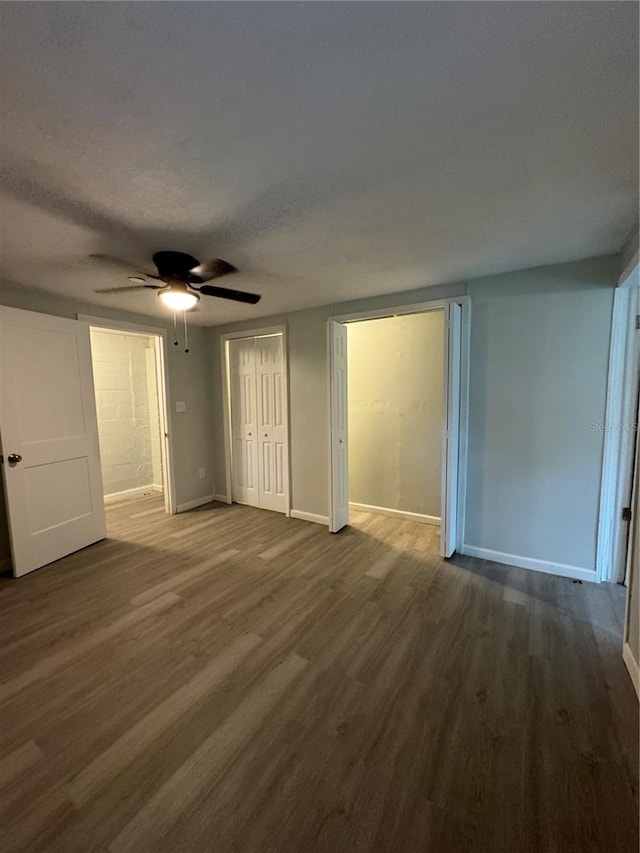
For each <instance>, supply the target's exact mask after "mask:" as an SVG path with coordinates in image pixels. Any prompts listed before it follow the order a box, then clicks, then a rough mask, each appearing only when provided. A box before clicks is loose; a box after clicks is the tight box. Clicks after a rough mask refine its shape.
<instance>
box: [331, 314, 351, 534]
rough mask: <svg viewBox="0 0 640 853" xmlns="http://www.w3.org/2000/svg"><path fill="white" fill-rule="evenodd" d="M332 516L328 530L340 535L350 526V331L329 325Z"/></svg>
mask: <svg viewBox="0 0 640 853" xmlns="http://www.w3.org/2000/svg"><path fill="white" fill-rule="evenodd" d="M328 335H329V374H330V375H329V417H330V457H331V464H330V478H331V483H330V489H331V494H330V500H329V506H330V516H329V530H330V532H331V533H337V532H338V531H339V530H342V528H343V527H346V525H347V524H349V459H348V452H347V436H348V409H349V406H348V402H349V401H348V396H347V395H348V387H347V327H346V326H345V325H344V324H343V323H337V322H335V321H333V320H332V321H330V322H329V331H328Z"/></svg>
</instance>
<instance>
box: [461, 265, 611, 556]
mask: <svg viewBox="0 0 640 853" xmlns="http://www.w3.org/2000/svg"><path fill="white" fill-rule="evenodd" d="M617 266H618V265H617V260H616V258H596V259H591V260H587V261H578V262H576V263H571V264H560V265H557V266H552V267H541V268H537V269H532V270H525V271H522V272H515V273H510V274H506V275H499V276H494V277H489V278H485V279H482V280H480V281H477V282H474V283H472V286H471V295H472V300H473V308H472V312H473V316H472V323H471V371H470V379H469V446H468V451H469V464H468V471H467V477H468V479H467V527H466V534H465V542H466V543H468V545H470V546H472V547H474V548H480V549H486V551H488V552H497V553H498V554H501V555H507V558H508V555H511V554H515V555H519V556H524V557H528V558H530V559H535V560H539V561H541V563H542V565H541V566H540V568H544V564H545V563H551V564H560V565H562V566H569V567H577V568H581V569H587V570H589V571H595V553H596V535H597V526H598V509H599V498H600V478H601V471H602V454H603V444H604V432H603V431H602V427H600V428H599V427H598V425H602V424H603V422H604V413H605V403H606V390H607V369H608V362H609V340H610V331H611V317H612V309H613V292H614V287H615V284H616V281H617ZM482 556H487V557H489V558H491V553H488V554H484V553H483V554H482Z"/></svg>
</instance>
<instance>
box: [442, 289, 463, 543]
mask: <svg viewBox="0 0 640 853" xmlns="http://www.w3.org/2000/svg"><path fill="white" fill-rule="evenodd" d="M461 329H462V308H461V307H460V305H456V304H455V303H449V304H448V305H447V307H446V309H445V336H444V415H445V418H444V424H443V430H442V460H443V463H444V464H443V466H442V490H441V504H442V506H441V524H440V554H441V556H443V557H450V556H451V555H452V554H453V552H454V551H455V550H456V543H457V527H458V526H457V516H458V455H459V443H460V361H461V358H460V357H461V347H462V335H461Z"/></svg>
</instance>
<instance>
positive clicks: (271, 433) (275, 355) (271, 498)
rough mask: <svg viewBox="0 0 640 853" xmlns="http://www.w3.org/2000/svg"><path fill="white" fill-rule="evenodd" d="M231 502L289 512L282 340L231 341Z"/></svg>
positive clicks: (279, 337) (269, 338)
mask: <svg viewBox="0 0 640 853" xmlns="http://www.w3.org/2000/svg"><path fill="white" fill-rule="evenodd" d="M229 381H230V403H231V445H232V460H231V467H232V499H233V500H234V501H237V502H238V503H243V504H249V505H250V506H257V507H260V508H261V509H270V510H273V511H275V512H285V513H286V511H287V493H288V492H287V485H288V484H287V480H288V457H287V398H286V376H285V369H284V347H283V336H282V335H281V334H278V335H265V336H264V337H252V338H242V339H240V340H232V341H230V342H229Z"/></svg>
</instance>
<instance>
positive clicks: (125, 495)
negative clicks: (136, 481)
mask: <svg viewBox="0 0 640 853" xmlns="http://www.w3.org/2000/svg"><path fill="white" fill-rule="evenodd" d="M149 492H154V493H157V492H160V493H161V494H162V486H156V485H155V484H152V485H150V486H136V488H135V489H125V490H124V491H122V492H111V494H109V495H104V502H105V503H106V504H111V503H116V502H117V501H126V500H128V499H130V498H139V497H141V496H142V495H148V494H149Z"/></svg>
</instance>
